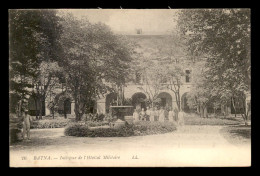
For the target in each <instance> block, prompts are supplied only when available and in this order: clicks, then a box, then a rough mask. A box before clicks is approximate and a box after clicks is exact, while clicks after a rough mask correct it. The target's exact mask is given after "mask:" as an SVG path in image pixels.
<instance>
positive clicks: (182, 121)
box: [178, 110, 184, 125]
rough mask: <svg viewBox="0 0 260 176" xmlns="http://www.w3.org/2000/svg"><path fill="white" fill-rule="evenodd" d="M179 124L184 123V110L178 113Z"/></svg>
mask: <svg viewBox="0 0 260 176" xmlns="http://www.w3.org/2000/svg"><path fill="white" fill-rule="evenodd" d="M178 124H179V125H184V112H183V111H182V110H181V111H180V112H179V113H178Z"/></svg>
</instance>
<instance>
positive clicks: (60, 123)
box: [31, 119, 71, 129]
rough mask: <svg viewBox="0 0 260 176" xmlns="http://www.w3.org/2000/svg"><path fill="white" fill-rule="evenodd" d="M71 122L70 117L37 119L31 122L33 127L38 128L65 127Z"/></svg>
mask: <svg viewBox="0 0 260 176" xmlns="http://www.w3.org/2000/svg"><path fill="white" fill-rule="evenodd" d="M70 122H71V120H70V119H57V120H56V119H52V120H49V119H45V120H36V121H33V122H32V123H31V129H34V128H38V129H42V128H64V127H65V126H67V125H68V124H69V123H70Z"/></svg>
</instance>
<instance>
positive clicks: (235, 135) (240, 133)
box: [220, 125, 251, 145]
mask: <svg viewBox="0 0 260 176" xmlns="http://www.w3.org/2000/svg"><path fill="white" fill-rule="evenodd" d="M220 134H222V135H223V137H224V138H225V139H226V140H227V141H228V142H229V143H231V144H234V145H244V144H250V143H251V126H245V125H231V126H226V127H223V128H222V129H221V130H220Z"/></svg>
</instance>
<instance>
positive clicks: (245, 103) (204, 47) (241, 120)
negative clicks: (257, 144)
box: [8, 8, 251, 168]
mask: <svg viewBox="0 0 260 176" xmlns="http://www.w3.org/2000/svg"><path fill="white" fill-rule="evenodd" d="M8 32H9V34H8V35H9V167H16V168H17V167H18V168H19V167H250V166H251V10H250V9H247V8H219V9H203V8H202V9H122V8H121V9H9V10H8Z"/></svg>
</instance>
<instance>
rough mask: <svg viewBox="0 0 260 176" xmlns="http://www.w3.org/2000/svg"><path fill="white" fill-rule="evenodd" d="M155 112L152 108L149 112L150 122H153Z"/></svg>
mask: <svg viewBox="0 0 260 176" xmlns="http://www.w3.org/2000/svg"><path fill="white" fill-rule="evenodd" d="M154 116H155V111H154V108H152V109H151V110H150V121H154Z"/></svg>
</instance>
